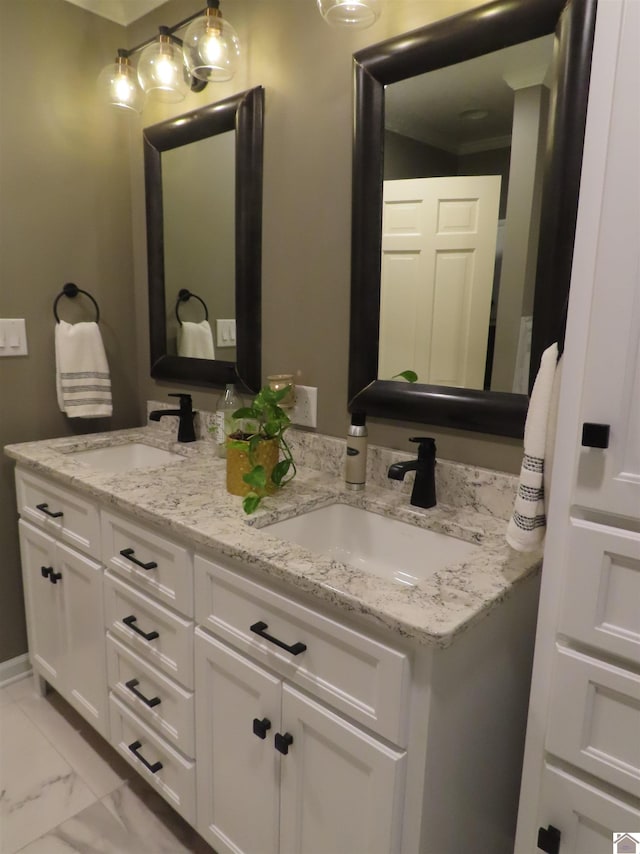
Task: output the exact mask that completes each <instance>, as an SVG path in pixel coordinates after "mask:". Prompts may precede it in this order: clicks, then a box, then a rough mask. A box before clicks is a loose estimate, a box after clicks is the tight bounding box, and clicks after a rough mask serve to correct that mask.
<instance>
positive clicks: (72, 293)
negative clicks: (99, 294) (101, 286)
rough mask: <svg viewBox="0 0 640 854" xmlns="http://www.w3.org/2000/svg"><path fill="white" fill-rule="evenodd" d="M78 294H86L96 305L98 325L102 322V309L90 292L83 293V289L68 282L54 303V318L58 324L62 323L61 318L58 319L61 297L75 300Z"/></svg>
mask: <svg viewBox="0 0 640 854" xmlns="http://www.w3.org/2000/svg"><path fill="white" fill-rule="evenodd" d="M78 294H84V295H85V296H87V297H89V299H90V300H91V302H92V303H93V304H94V306H95V309H96V323H98V321H99V320H100V309H99V308H98V303H97V302H96V301H95V300H94V298H93V297H92V296H91V294H90V293H89V292H88V291H83V290H82V288H79V287H78V286H77V285H74V284H73V282H67V284H66V285H64V286H63V288H62V290H61V291H60V293H59V294H58V296H57V297H56V298H55V300H54V301H53V316H54V317H55V319H56V323H60V318H59V317H58V301H59V300H60V298H61V297H69V299H73V298H74V297H77V296H78Z"/></svg>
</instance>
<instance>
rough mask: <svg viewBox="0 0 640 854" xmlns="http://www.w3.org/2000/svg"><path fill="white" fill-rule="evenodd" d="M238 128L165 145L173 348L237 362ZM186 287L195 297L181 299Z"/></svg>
mask: <svg viewBox="0 0 640 854" xmlns="http://www.w3.org/2000/svg"><path fill="white" fill-rule="evenodd" d="M235 143H236V141H235V131H227V132H226V133H221V134H218V135H217V136H212V137H209V138H207V139H201V140H198V141H197V142H192V143H190V144H189V145H183V146H181V147H179V148H174V149H172V150H169V151H166V152H164V154H163V156H162V194H163V198H164V200H165V205H164V217H163V236H164V264H165V270H164V273H165V324H166V335H167V350H166V352H167V353H168V354H171V355H177V356H183V357H187V358H203V359H223V360H226V361H231V362H235V361H236V348H235V325H236V323H235V316H236V314H235V312H236V309H235V216H236V212H235ZM184 289H186V290H187V291H188V292H189V293H191V294H192V296H191V298H187V299H180V298H179V294H180V292H181V291H183V290H184Z"/></svg>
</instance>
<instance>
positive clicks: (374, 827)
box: [261, 684, 405, 854]
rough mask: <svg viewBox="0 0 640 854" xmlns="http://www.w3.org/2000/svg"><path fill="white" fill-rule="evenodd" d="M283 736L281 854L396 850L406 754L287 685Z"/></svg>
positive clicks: (361, 853) (387, 853)
mask: <svg viewBox="0 0 640 854" xmlns="http://www.w3.org/2000/svg"><path fill="white" fill-rule="evenodd" d="M280 732H281V734H282V735H286V734H288V735H290V736H291V737H292V742H291V746H290V747H289V751H288V753H287V755H285V756H283V757H282V763H281V775H280V780H281V800H280V851H281V854H329V852H330V854H390V852H396V851H398V850H399V848H400V799H401V793H402V790H403V781H404V772H405V754H404V753H402V752H399V751H396V750H392V749H391V748H389V747H387V746H386V745H384V744H382V742H379V741H377V740H376V739H374V738H372V737H371V736H369V735H367V734H366V733H364V732H363V731H362V730H360V729H358V728H356V727H354V726H352V725H351V724H349V723H347V722H346V721H344V720H342V719H341V718H339V717H338V716H337V715H335V714H333V712H330V711H329V710H328V709H326V708H324V707H323V706H321V705H319V704H318V703H315V702H314V701H313V700H311V699H309V698H307V697H306V696H304V695H302V694H300V693H299V692H298V691H296V690H295V689H294V688H291V687H289V686H288V685H286V684H285V685H284V686H283V696H282V729H281V731H280ZM261 854H262V852H261Z"/></svg>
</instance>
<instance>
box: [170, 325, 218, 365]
mask: <svg viewBox="0 0 640 854" xmlns="http://www.w3.org/2000/svg"><path fill="white" fill-rule="evenodd" d="M178 356H187V357H189V358H191V359H215V353H214V350H213V334H212V332H211V327H210V326H209V321H208V320H201V321H200V323H192V322H191V321H189V320H183V321H182V325H181V326H179V327H178Z"/></svg>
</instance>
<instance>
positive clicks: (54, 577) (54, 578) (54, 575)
mask: <svg viewBox="0 0 640 854" xmlns="http://www.w3.org/2000/svg"><path fill="white" fill-rule="evenodd" d="M61 578H62V573H61V572H54V571H53V570H51V572H50V573H49V581H50V582H51V583H52V584H57V583H58V582H59V581H60V579H61Z"/></svg>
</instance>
